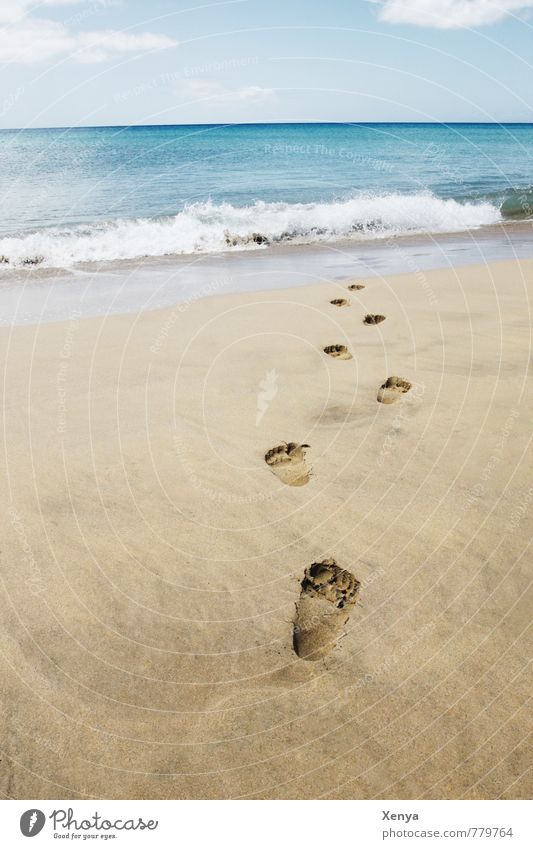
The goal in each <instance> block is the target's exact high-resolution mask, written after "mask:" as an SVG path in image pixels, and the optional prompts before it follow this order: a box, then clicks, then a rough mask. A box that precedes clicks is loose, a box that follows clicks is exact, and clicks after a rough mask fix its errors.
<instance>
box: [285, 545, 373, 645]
mask: <svg viewBox="0 0 533 849" xmlns="http://www.w3.org/2000/svg"><path fill="white" fill-rule="evenodd" d="M360 586H361V585H360V583H359V581H358V580H357V579H356V578H355V577H354V576H353V575H352V573H351V572H347V571H346V570H345V569H341V568H340V567H339V566H337V564H336V563H335V561H334V560H323V561H322V562H321V563H313V565H312V566H310V567H309V569H306V570H305V577H304V579H303V581H302V591H301V593H300V600H299V601H298V604H297V606H296V617H295V619H294V633H293V645H294V651H295V652H296V654H297V655H298V657H301V658H303V659H304V660H319V659H320V658H321V657H324V655H326V654H327V653H328V652H329V651H331V649H332V648H333V646H334V644H335V640H336V639H337V638H338V636H339V635H340V633H341V631H342V629H343V627H344V625H345V624H346V622H347V621H348V619H349V617H350V613H351V612H352V610H353V608H354V607H355V603H356V601H357V597H358V595H359V589H360Z"/></svg>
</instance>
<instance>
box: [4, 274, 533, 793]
mask: <svg viewBox="0 0 533 849" xmlns="http://www.w3.org/2000/svg"><path fill="white" fill-rule="evenodd" d="M532 281H533V261H526V260H524V261H520V262H518V261H517V262H505V263H495V264H492V265H479V266H469V267H460V268H448V269H446V270H442V271H434V272H430V273H424V274H422V273H420V272H419V273H416V274H415V273H413V274H405V275H400V276H396V277H389V278H386V279H380V278H367V279H363V280H360V279H359V277H357V279H356V277H355V273H354V275H353V277H352V279H351V280H350V279H346V280H342V281H339V282H338V283H334V282H321V283H318V284H313V285H311V286H309V287H303V288H297V289H289V288H288V289H286V290H282V291H274V292H272V291H271V292H269V293H261V292H255V293H251V294H240V295H224V296H220V297H211V298H207V299H204V300H198V301H196V302H193V303H188V304H182V305H180V306H177V307H175V308H172V309H167V310H162V311H158V312H144V313H141V314H135V315H124V316H113V317H108V318H96V319H84V320H78V319H77V317H76V316H73V317H72V320H71V321H66V322H61V323H57V324H48V325H42V326H28V327H18V328H13V329H10V328H4V329H2V330H1V331H0V346H1V353H2V363H3V378H4V379H3V386H2V401H3V428H2V441H3V446H2V464H3V469H2V475H1V478H0V480H1V482H2V483H1V485H2V492H1V503H2V505H3V508H2V510H1V511H0V515H1V522H2V525H1V546H0V548H1V561H0V562H1V578H2V603H1V610H2V614H1V624H0V646H1V651H2V688H1V695H0V727H1V736H2V749H3V754H2V759H1V763H0V790H1V792H2V794H3V796H4V797H7V798H11V797H13V798H25V799H26V798H29V799H41V798H43V799H57V798H80V797H95V798H126V799H130V798H161V799H167V798H177V799H179V798H238V797H251V798H301V799H304V798H312V799H314V798H339V799H346V798H374V797H377V798H384V799H416V798H424V797H427V798H435V799H438V798H461V797H463V796H464V797H466V798H496V797H502V798H522V797H526V796H527V795H528V794H529V793H531V786H530V783H528V776H527V772H526V769H527V766H528V757H529V755H528V746H527V735H528V733H529V732H530V730H531V724H530V723H531V716H530V713H529V711H528V708H527V705H526V700H527V698H528V691H529V688H530V681H529V679H528V674H527V669H526V664H527V659H528V654H529V648H530V646H529V644H528V627H529V625H530V619H531V594H530V593H529V587H530V580H531V555H530V553H529V543H530V539H531V529H532V511H533V487H532V477H531V453H530V438H531V422H532V415H531V413H532V408H531V394H532V393H531V385H532V383H531V375H530V374H528V368H529V367H530V355H531V347H530V345H531V339H530V320H529V307H528V305H529V301H528V290H529V291H530V290H531V283H532ZM287 282H288V285H289V284H290V280H288V281H287ZM352 283H356V284H357V286H358V287H362V286H364V288H358V289H352V290H351V291H350V292H349V296H350V297H349V301H348V299H347V297H346V296H347V294H348V287H349V285H350V284H352ZM80 285H81V284H80ZM125 285H127V281H126V283H125ZM335 301H346V303H344V304H343V305H342V309H341V308H339V309H335V308H334V306H332V305H331V304H332V303H333V302H335ZM365 316H371V317H374V321H373V322H372V323H373V325H374V326H366V325H365V323H364V322H365ZM380 316H386V321H382V322H380V323H379V324H378V325H377V326H376V325H375V317H378V318H379V317H380ZM331 345H337V346H344V348H345V349H346V351H347V352H349V353H350V354H351V359H346V358H343V357H333V356H331V355H330V356H327V355H326V354H325V348H327V347H329V346H331ZM398 376H399V377H400V378H401V380H403V381H405V382H406V383H407V384H410V389H409V391H398V386H397V385H392V384H391V385H389V386H387V381H388V380H389V379H393V378H394V379H397V378H398ZM401 389H402V387H400V390H401ZM378 393H382V398H381V400H382V401H385V403H379V401H378ZM383 393H385V394H383ZM391 393H392V395H393V398H392V400H394V403H389V401H390V400H391ZM385 395H386V398H385ZM291 446H292V447H291ZM273 449H281V450H279V453H278V454H276V455H272V454H270V455H269V452H271V451H272V450H273ZM268 457H270V461H269V460H268V459H267V458H268ZM295 484H296V485H295ZM324 563H326V566H324ZM313 564H314V565H315V566H316V565H317V564H319V565H320V564H322V567H324V568H325V569H326V571H327V572H328V576H329V577H328V578H327V581H326V584H325V585H322V584H321V583H320V580H321V578H320V574H323V573H322V572H320V570H319V573H320V574H319V573H317V572H316V569H315V572H314V573H311V572H310V571H309V570H311V569H312V568H313ZM328 564H329V565H328ZM332 564H333V565H332ZM336 570H337V571H336ZM306 580H307V584H306V583H305V582H306ZM317 581H318V583H316V582H317ZM313 582H315V583H313ZM339 593H340V595H339ZM339 602H342V606H341V607H338V604H339ZM311 608H312V609H311ZM302 623H303V625H302ZM298 624H299V630H298ZM304 626H305V627H304ZM302 635H303V636H302ZM304 643H305V645H304ZM298 652H299V653H300V654H301V655H302V656H299V654H298ZM311 655H312V656H311ZM317 655H318V656H317Z"/></svg>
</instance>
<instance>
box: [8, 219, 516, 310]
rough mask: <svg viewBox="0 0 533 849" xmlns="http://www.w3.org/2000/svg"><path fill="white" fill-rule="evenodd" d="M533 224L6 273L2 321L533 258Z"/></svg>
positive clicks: (144, 306) (159, 305)
mask: <svg viewBox="0 0 533 849" xmlns="http://www.w3.org/2000/svg"><path fill="white" fill-rule="evenodd" d="M532 226H533V225H532V224H531V222H522V223H519V224H518V223H516V222H515V223H512V224H506V225H501V226H500V225H497V226H493V227H486V228H482V229H480V230H474V231H470V232H460V233H448V234H439V235H438V236H434V235H412V234H411V235H405V236H401V237H390V238H384V239H370V240H366V241H363V240H361V241H350V240H348V241H341V242H336V243H329V242H323V243H318V242H317V243H314V244H308V245H275V246H270V247H268V248H266V249H256V250H242V251H235V252H227V253H222V254H195V255H189V256H184V257H180V256H172V257H160V258H153V257H151V258H146V259H145V260H135V261H133V260H132V261H127V262H126V261H120V262H116V263H101V264H98V265H96V266H85V267H83V268H81V267H80V268H77V269H76V270H72V269H70V270H68V269H67V270H63V271H57V270H55V269H34V270H28V271H25V272H20V271H13V272H5V271H4V272H3V273H2V274H1V275H0V282H1V284H2V285H0V326H1V325H4V326H5V325H10V324H36V323H42V322H44V323H47V322H50V321H61V320H69V318H70V317H71V316H72V315H79V316H80V317H92V316H97V315H109V314H127V313H132V312H137V311H138V312H142V311H144V310H157V309H162V308H165V307H171V306H175V305H177V304H179V303H188V302H190V301H191V300H197V299H198V298H202V297H207V296H211V295H218V294H220V295H225V294H232V293H239V292H242V293H246V292H252V291H258V290H260V289H264V290H270V291H276V290H280V289H284V288H286V287H287V285H288V284H290V285H291V286H294V287H300V286H305V285H309V284H314V283H319V282H326V281H328V280H333V281H336V280H339V281H342V280H343V279H348V278H355V277H357V276H361V277H364V276H377V277H379V276H384V275H395V274H401V273H406V272H409V271H411V272H412V273H425V272H426V271H429V270H432V269H439V268H446V267H448V268H450V267H456V266H457V267H458V266H464V265H471V264H476V263H479V262H480V261H485V262H487V263H492V262H500V261H506V260H509V259H524V258H528V257H531V256H533V240H532V238H531V236H532Z"/></svg>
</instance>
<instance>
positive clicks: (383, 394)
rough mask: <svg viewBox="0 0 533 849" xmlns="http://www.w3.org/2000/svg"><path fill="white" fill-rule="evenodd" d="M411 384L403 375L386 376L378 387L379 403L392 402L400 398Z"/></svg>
mask: <svg viewBox="0 0 533 849" xmlns="http://www.w3.org/2000/svg"><path fill="white" fill-rule="evenodd" d="M412 385H413V384H412V383H409V381H408V380H404V379H403V377H388V378H387V380H386V381H385V383H383V384H382V385H381V386H380V388H379V391H378V401H379V402H380V404H394V402H395V401H399V400H400V398H401V397H402V395H405V393H406V392H409V390H410V389H411V387H412Z"/></svg>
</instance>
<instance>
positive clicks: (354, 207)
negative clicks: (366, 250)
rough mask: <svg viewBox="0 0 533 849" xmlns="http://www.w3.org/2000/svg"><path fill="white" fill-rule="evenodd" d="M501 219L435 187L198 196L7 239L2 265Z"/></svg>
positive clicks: (452, 227) (451, 227) (442, 228)
mask: <svg viewBox="0 0 533 849" xmlns="http://www.w3.org/2000/svg"><path fill="white" fill-rule="evenodd" d="M501 220H502V215H501V213H500V210H499V208H498V206H496V205H494V204H493V203H490V202H487V201H480V202H477V203H473V202H462V203H460V202H458V201H456V200H452V199H449V200H442V199H441V198H438V197H436V196H435V195H433V194H430V193H420V194H414V195H405V194H387V195H370V194H362V195H358V196H357V197H353V198H350V199H347V200H342V201H335V202H331V203H292V204H290V203H265V202H263V201H258V202H256V203H254V204H252V205H250V206H244V207H236V206H232V205H231V204H228V203H222V204H214V203H212V202H207V203H195V204H192V205H189V206H187V207H185V208H184V209H183V210H182V211H181V212H179V213H177V214H176V215H173V216H169V217H165V218H154V219H148V218H140V219H133V220H117V221H107V222H100V223H96V224H91V225H85V226H82V225H78V226H72V227H64V228H57V227H56V228H48V229H43V230H37V231H35V232H32V233H25V234H23V235H15V236H10V237H5V238H1V239H0V269H2V268H5V269H7V268H9V267H14V266H15V267H21V266H36V265H39V266H44V267H49V268H68V267H71V266H73V265H76V264H77V263H87V262H107V261H113V260H129V259H139V258H142V257H162V256H172V255H179V254H197V253H218V252H220V251H235V250H257V249H262V248H264V247H266V246H268V245H271V244H281V243H285V242H292V243H294V244H309V243H313V242H324V241H332V242H333V241H339V240H342V239H369V238H383V237H387V236H399V235H404V234H408V233H442V232H458V231H462V230H469V229H475V228H477V227H482V226H484V225H490V224H495V223H497V222H498V221H501Z"/></svg>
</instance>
